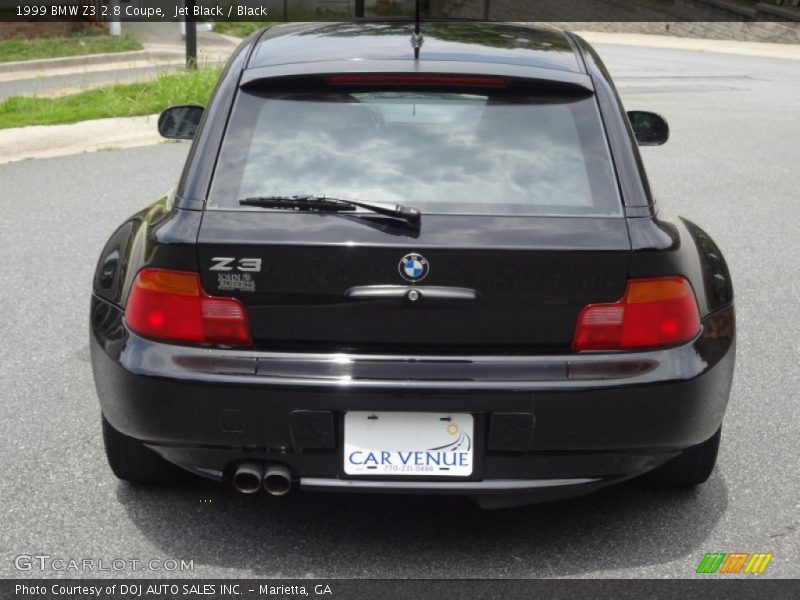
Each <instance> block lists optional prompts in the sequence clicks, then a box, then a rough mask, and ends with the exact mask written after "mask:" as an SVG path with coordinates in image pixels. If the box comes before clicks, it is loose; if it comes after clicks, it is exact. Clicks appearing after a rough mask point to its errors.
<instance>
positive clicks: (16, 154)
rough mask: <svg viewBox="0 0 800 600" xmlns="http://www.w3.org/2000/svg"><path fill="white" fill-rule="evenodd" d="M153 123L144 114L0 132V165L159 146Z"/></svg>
mask: <svg viewBox="0 0 800 600" xmlns="http://www.w3.org/2000/svg"><path fill="white" fill-rule="evenodd" d="M157 123H158V115H147V116H143V117H121V118H114V119H95V120H92V121H82V122H80V123H73V124H70V125H36V126H32V127H20V128H17V129H2V130H0V148H3V153H2V155H0V164H5V163H11V162H17V161H21V160H27V159H32V158H51V157H54V156H66V155H69V154H80V153H82V152H94V151H97V150H104V149H111V148H114V149H116V148H134V147H137V146H149V145H154V144H159V143H161V142H163V141H164V140H163V138H162V137H161V136H160V135H158V131H156V124H157Z"/></svg>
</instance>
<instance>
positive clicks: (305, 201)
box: [239, 196, 422, 225]
mask: <svg viewBox="0 0 800 600" xmlns="http://www.w3.org/2000/svg"><path fill="white" fill-rule="evenodd" d="M239 204H242V205H244V206H259V207H261V208H288V209H291V210H303V211H318V212H350V211H354V210H355V209H356V208H363V209H365V210H369V211H371V212H374V213H376V214H379V215H383V216H386V217H392V218H395V219H402V220H403V221H406V222H407V223H410V224H412V225H419V222H420V220H421V218H422V215H421V214H420V212H419V210H418V209H416V208H412V207H410V206H403V205H402V204H395V205H394V207H388V208H387V207H386V206H380V205H378V204H370V203H367V202H357V201H356V200H343V199H342V198H329V197H327V196H260V197H257V198H245V199H244V200H239Z"/></svg>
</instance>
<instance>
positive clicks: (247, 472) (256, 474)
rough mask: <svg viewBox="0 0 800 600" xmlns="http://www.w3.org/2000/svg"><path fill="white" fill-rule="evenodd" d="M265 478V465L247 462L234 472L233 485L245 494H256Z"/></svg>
mask: <svg viewBox="0 0 800 600" xmlns="http://www.w3.org/2000/svg"><path fill="white" fill-rule="evenodd" d="M263 479H264V465H262V464H261V463H257V462H245V463H242V464H240V465H239V466H238V467H236V472H234V474H233V487H235V488H236V490H237V491H239V492H242V493H243V494H254V493H255V492H257V491H258V490H259V489H261V482H262V480H263Z"/></svg>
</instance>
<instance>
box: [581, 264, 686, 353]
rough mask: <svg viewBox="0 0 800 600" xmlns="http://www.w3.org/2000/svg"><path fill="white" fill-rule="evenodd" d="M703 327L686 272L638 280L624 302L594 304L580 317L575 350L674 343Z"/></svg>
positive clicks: (631, 287) (628, 289)
mask: <svg viewBox="0 0 800 600" xmlns="http://www.w3.org/2000/svg"><path fill="white" fill-rule="evenodd" d="M699 331H700V313H699V311H698V310H697V300H696V299H695V297H694V291H693V290H692V286H691V285H689V282H688V281H686V279H684V278H683V277H659V278H657V279H633V280H631V281H629V282H628V287H627V288H626V289H625V295H624V296H623V297H622V300H620V301H619V302H613V303H610V304H590V305H589V306H587V307H585V308H584V309H583V310H582V311H581V314H580V315H579V316H578V326H577V327H576V328H575V337H574V339H573V342H572V348H573V350H618V349H626V348H655V347H659V346H672V345H674V344H680V343H682V342H687V341H689V340H690V339H692V338H693V337H694V336H695V335H697V333H698V332H699Z"/></svg>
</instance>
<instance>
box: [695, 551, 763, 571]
mask: <svg viewBox="0 0 800 600" xmlns="http://www.w3.org/2000/svg"><path fill="white" fill-rule="evenodd" d="M771 560H772V553H771V552H769V553H767V552H753V553H752V554H751V553H750V552H728V553H725V552H706V555H705V556H704V557H703V560H701V561H700V564H699V565H698V566H697V572H698V573H703V574H710V573H721V574H725V575H737V574H739V573H749V574H752V575H758V574H760V573H763V572H764V571H765V570H766V569H767V565H768V564H769V561H771Z"/></svg>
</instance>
